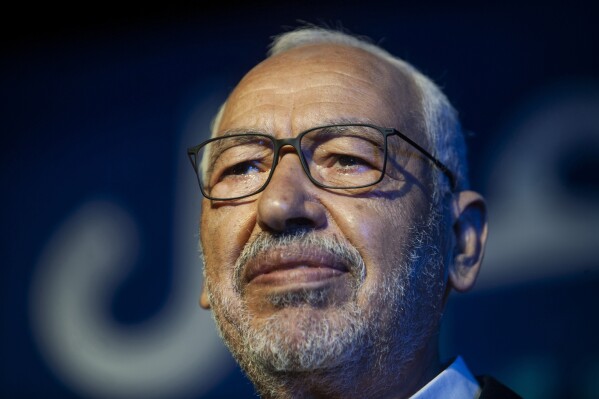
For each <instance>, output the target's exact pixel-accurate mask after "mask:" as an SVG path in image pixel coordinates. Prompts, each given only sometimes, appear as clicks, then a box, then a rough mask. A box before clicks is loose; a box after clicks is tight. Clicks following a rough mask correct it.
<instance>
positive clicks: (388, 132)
mask: <svg viewBox="0 0 599 399" xmlns="http://www.w3.org/2000/svg"><path fill="white" fill-rule="evenodd" d="M349 126H358V127H369V128H371V129H375V130H378V131H379V132H380V133H381V134H382V135H383V137H384V139H385V150H384V160H383V167H382V170H381V176H380V177H379V179H378V180H376V181H375V182H373V183H369V184H364V185H361V186H351V187H332V186H328V185H326V184H323V183H320V182H319V181H317V180H316V179H314V177H312V174H311V173H310V168H309V167H308V165H307V164H306V160H305V156H304V154H303V153H302V151H301V147H300V142H301V139H302V137H303V136H305V135H306V134H308V133H310V132H313V131H314V130H318V129H328V128H333V127H349ZM249 134H251V135H252V136H258V137H264V138H266V139H268V140H270V141H271V142H273V143H274V147H273V161H272V166H271V168H270V172H269V174H268V178H267V179H266V181H265V182H264V184H262V187H260V189H258V190H257V191H254V192H252V193H251V194H246V195H242V196H238V197H232V198H217V197H211V196H210V195H208V194H207V193H206V192H205V191H204V188H203V187H202V181H201V178H200V170H199V166H200V164H198V163H197V160H198V153H199V152H200V149H201V148H202V147H204V146H206V145H207V144H209V143H211V142H213V141H217V140H222V139H224V138H228V137H241V136H247V135H249ZM393 135H396V136H398V137H400V138H401V139H403V140H404V141H406V142H407V143H408V144H410V145H411V146H412V147H414V148H415V149H417V150H418V151H419V152H420V153H421V154H422V155H424V156H425V157H426V158H428V159H429V160H430V161H431V162H432V163H433V165H435V166H436V167H437V168H439V170H441V172H443V174H445V176H447V178H448V179H449V183H450V187H451V191H454V190H455V189H456V188H457V179H456V177H455V175H454V174H453V172H452V171H451V170H450V169H449V168H448V167H447V166H446V165H445V164H444V163H443V162H441V161H439V160H438V159H437V158H436V157H434V156H433V155H432V154H431V153H429V152H428V151H427V150H425V149H424V148H423V147H421V146H420V145H419V144H418V143H416V142H415V141H414V140H412V139H411V138H409V137H408V136H406V135H405V134H403V133H402V132H400V131H399V130H397V129H395V128H392V127H381V126H376V125H372V124H368V123H341V124H332V125H323V126H316V127H312V128H310V129H308V130H304V131H303V132H301V133H299V134H298V135H297V136H295V137H292V138H282V139H277V138H275V137H273V136H271V135H268V134H264V133H254V132H247V133H239V134H231V135H227V136H220V137H212V138H210V139H208V140H205V141H203V142H201V143H200V144H198V145H196V146H193V147H189V148H188V149H187V156H188V157H189V160H190V161H191V165H192V166H193V169H194V171H195V173H196V177H197V179H198V184H199V186H200V191H202V195H203V196H204V197H206V198H208V199H209V200H212V201H234V200H238V199H242V198H247V197H251V196H252V195H255V194H258V193H260V192H262V191H264V190H265V189H266V187H267V186H268V183H270V180H271V178H272V176H273V174H274V171H275V168H276V167H277V164H278V162H279V152H280V149H281V148H282V147H284V146H287V145H290V146H292V147H293V149H294V150H295V152H296V153H297V154H298V157H299V159H300V163H301V165H302V168H303V170H304V173H305V174H306V176H307V177H308V179H310V181H311V182H312V183H313V184H314V185H316V186H317V187H321V188H327V189H331V190H343V189H346V190H351V189H357V188H365V187H370V186H374V185H376V184H378V183H380V182H381V180H383V178H384V177H385V171H386V170H387V154H388V151H387V149H388V144H387V138H388V137H389V136H393Z"/></svg>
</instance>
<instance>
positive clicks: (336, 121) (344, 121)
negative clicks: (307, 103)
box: [213, 117, 391, 137]
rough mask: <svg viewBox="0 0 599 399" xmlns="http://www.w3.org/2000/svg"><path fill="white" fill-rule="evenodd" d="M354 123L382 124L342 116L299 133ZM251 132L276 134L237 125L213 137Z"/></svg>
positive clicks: (360, 118) (363, 118)
mask: <svg viewBox="0 0 599 399" xmlns="http://www.w3.org/2000/svg"><path fill="white" fill-rule="evenodd" d="M352 124H366V125H375V126H380V123H378V122H376V121H374V120H372V119H370V118H368V117H359V118H347V117H341V118H333V119H325V120H323V121H322V122H319V123H318V124H315V125H313V126H309V127H308V128H306V129H303V130H301V131H299V132H297V134H299V133H302V132H304V131H306V130H309V129H312V128H315V127H319V126H327V125H352ZM383 127H391V126H383ZM251 133H258V134H264V135H267V136H273V137H274V136H275V135H274V134H272V133H270V132H268V131H267V130H265V129H261V128H246V127H237V128H232V129H227V130H225V131H223V132H219V133H217V134H216V135H214V136H213V137H226V136H231V135H234V134H251Z"/></svg>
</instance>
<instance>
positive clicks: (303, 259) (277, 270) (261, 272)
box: [240, 245, 349, 287]
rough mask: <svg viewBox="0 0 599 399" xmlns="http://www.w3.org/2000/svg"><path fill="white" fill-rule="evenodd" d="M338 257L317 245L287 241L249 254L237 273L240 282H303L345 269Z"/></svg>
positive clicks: (329, 276) (244, 283) (312, 281)
mask: <svg viewBox="0 0 599 399" xmlns="http://www.w3.org/2000/svg"><path fill="white" fill-rule="evenodd" d="M348 271H349V268H348V267H347V265H346V264H345V263H344V261H343V260H342V259H340V258H339V257H337V256H336V255H335V254H332V253H331V252H328V251H325V250H322V249H319V248H310V247H309V248H306V247H305V246H298V245H288V246H285V247H278V248H273V249H270V250H268V251H264V252H262V253H260V254H259V255H257V256H256V257H254V258H252V259H251V260H250V261H249V262H248V263H247V264H246V265H245V268H244V270H243V272H242V275H241V281H240V283H241V286H242V287H243V286H246V285H248V284H250V283H252V284H271V285H282V284H304V283H315V282H322V281H325V280H328V279H330V278H334V277H337V276H340V275H342V274H344V273H347V272H348Z"/></svg>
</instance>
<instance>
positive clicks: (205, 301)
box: [200, 281, 210, 310]
mask: <svg viewBox="0 0 599 399" xmlns="http://www.w3.org/2000/svg"><path fill="white" fill-rule="evenodd" d="M200 306H201V307H202V308H204V309H206V310H208V309H210V299H209V297H208V288H206V281H204V283H203V284H202V294H201V295H200Z"/></svg>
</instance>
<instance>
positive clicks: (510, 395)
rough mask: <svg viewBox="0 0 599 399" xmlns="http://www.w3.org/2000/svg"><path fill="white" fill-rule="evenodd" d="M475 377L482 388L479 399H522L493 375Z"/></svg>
mask: <svg viewBox="0 0 599 399" xmlns="http://www.w3.org/2000/svg"><path fill="white" fill-rule="evenodd" d="M476 379H477V380H478V383H479V384H480V386H481V388H482V390H481V392H480V396H479V397H478V398H479V399H522V397H521V396H520V395H518V394H517V393H515V392H514V391H512V390H511V389H509V388H508V387H506V386H505V385H503V384H502V383H501V382H499V381H497V380H496V379H494V378H493V377H489V376H486V375H484V376H480V377H476Z"/></svg>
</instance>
